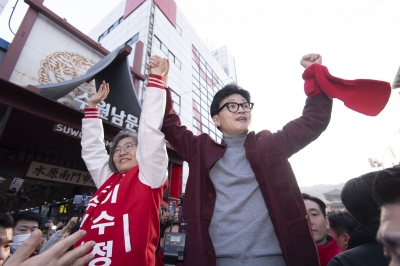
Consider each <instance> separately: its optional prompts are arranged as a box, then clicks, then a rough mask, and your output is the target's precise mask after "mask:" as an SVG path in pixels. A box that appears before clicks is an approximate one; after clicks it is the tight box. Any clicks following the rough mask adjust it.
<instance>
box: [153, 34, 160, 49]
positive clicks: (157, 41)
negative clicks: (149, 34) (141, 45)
mask: <svg viewBox="0 0 400 266" xmlns="http://www.w3.org/2000/svg"><path fill="white" fill-rule="evenodd" d="M153 43H154V44H153V45H154V46H155V47H157V48H158V49H161V41H160V40H159V39H158V38H157V37H156V36H154V42H153Z"/></svg>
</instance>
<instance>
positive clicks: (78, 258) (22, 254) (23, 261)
mask: <svg viewBox="0 0 400 266" xmlns="http://www.w3.org/2000/svg"><path fill="white" fill-rule="evenodd" d="M85 235H86V232H85V231H78V232H76V233H75V234H73V235H71V236H69V237H67V238H65V239H63V240H61V241H60V242H58V243H57V244H55V245H54V246H52V247H51V248H50V249H49V250H47V251H45V252H43V253H42V254H40V255H37V256H34V257H32V258H29V256H30V255H31V254H32V251H33V250H34V249H35V247H36V246H37V245H38V244H39V243H40V241H41V238H42V232H41V231H40V230H35V231H33V232H32V234H31V235H30V236H29V237H28V238H27V239H26V240H25V241H24V242H23V243H22V244H21V246H20V247H19V248H18V249H17V250H16V251H15V252H14V254H13V255H12V256H11V257H10V258H9V259H8V260H7V263H6V265H7V266H30V265H41V266H67V265H72V266H81V265H82V266H83V265H86V264H87V263H89V262H90V261H91V260H92V259H93V258H94V254H87V255H85V254H86V253H87V252H88V251H89V250H90V249H92V248H93V247H94V245H95V242H94V241H89V242H86V243H85V244H83V245H81V246H79V247H77V248H75V249H73V250H71V251H69V252H66V253H65V251H67V249H68V248H69V247H70V246H72V245H73V244H75V243H76V242H78V241H79V239H81V238H82V237H84V236H85ZM84 255H85V256H84ZM82 256H83V257H82Z"/></svg>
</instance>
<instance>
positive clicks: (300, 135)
mask: <svg viewBox="0 0 400 266" xmlns="http://www.w3.org/2000/svg"><path fill="white" fill-rule="evenodd" d="M321 63H322V57H321V56H320V55H318V54H308V55H305V56H303V57H302V59H301V61H300V64H301V65H302V66H303V67H304V68H307V67H309V66H310V65H312V64H321ZM331 111H332V99H330V98H329V97H328V96H326V95H325V94H324V93H322V92H321V91H320V90H319V91H318V93H315V94H313V96H311V97H309V98H307V100H306V104H305V106H304V109H303V114H302V116H301V117H299V118H297V119H295V120H293V121H290V122H289V123H287V124H286V125H285V126H284V127H283V129H282V130H280V131H278V132H277V133H275V134H274V137H275V140H276V142H277V145H278V147H279V148H280V149H281V151H282V152H283V153H284V154H286V156H287V157H288V158H289V157H290V156H292V155H293V154H295V153H296V152H298V151H299V150H301V149H302V148H304V147H305V146H307V145H308V144H310V143H311V142H312V141H314V140H316V139H317V138H318V137H319V136H320V135H321V133H322V132H323V131H324V130H325V129H326V128H327V127H328V125H329V122H330V119H331Z"/></svg>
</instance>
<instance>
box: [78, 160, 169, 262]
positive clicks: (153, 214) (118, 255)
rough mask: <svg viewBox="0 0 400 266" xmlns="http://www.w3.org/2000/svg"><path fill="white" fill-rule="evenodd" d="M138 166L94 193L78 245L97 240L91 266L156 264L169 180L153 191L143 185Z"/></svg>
mask: <svg viewBox="0 0 400 266" xmlns="http://www.w3.org/2000/svg"><path fill="white" fill-rule="evenodd" d="M138 174H139V168H138V167H137V166H136V167H134V168H132V169H131V170H129V171H128V172H127V173H125V174H113V175H112V176H110V177H109V178H108V179H107V181H106V182H104V184H103V185H102V186H101V187H100V188H99V189H98V190H97V191H96V193H95V194H93V196H92V198H91V199H90V201H89V204H88V207H87V209H86V212H85V214H84V215H83V219H82V224H81V229H82V230H86V232H87V234H86V236H85V237H84V238H83V239H82V240H81V241H80V242H79V243H77V244H76V245H75V246H78V245H81V244H83V243H84V242H87V241H90V240H94V241H96V243H97V244H96V246H95V247H94V248H93V250H92V251H91V253H95V255H96V256H95V259H94V260H92V261H91V262H90V263H89V265H90V266H91V265H118V266H120V265H141V266H142V265H143V266H146V265H152V266H153V265H154V264H155V258H154V256H155V251H156V248H157V243H158V238H159V234H160V221H159V208H160V204H161V200H162V195H163V192H164V190H165V189H166V187H167V183H168V181H166V182H165V184H164V185H163V186H162V187H160V188H155V189H152V188H151V187H149V186H147V185H144V184H143V183H142V182H140V180H139V177H138Z"/></svg>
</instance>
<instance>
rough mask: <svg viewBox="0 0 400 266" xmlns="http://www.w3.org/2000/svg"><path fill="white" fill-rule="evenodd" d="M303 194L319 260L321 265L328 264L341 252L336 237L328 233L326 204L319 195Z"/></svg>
mask: <svg viewBox="0 0 400 266" xmlns="http://www.w3.org/2000/svg"><path fill="white" fill-rule="evenodd" d="M302 196H303V199H304V204H305V206H306V209H307V213H308V217H310V222H311V229H312V232H313V236H314V240H315V243H316V244H317V248H318V255H319V261H320V263H321V266H326V265H327V264H328V262H329V261H330V260H331V259H332V258H333V257H335V256H336V255H337V254H339V253H340V252H341V250H340V247H339V246H338V244H337V242H336V239H335V238H333V237H332V236H331V235H330V234H328V229H329V220H328V217H326V210H325V209H326V205H325V203H324V202H323V201H322V200H320V199H319V198H317V197H312V196H310V195H308V194H306V193H302Z"/></svg>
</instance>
